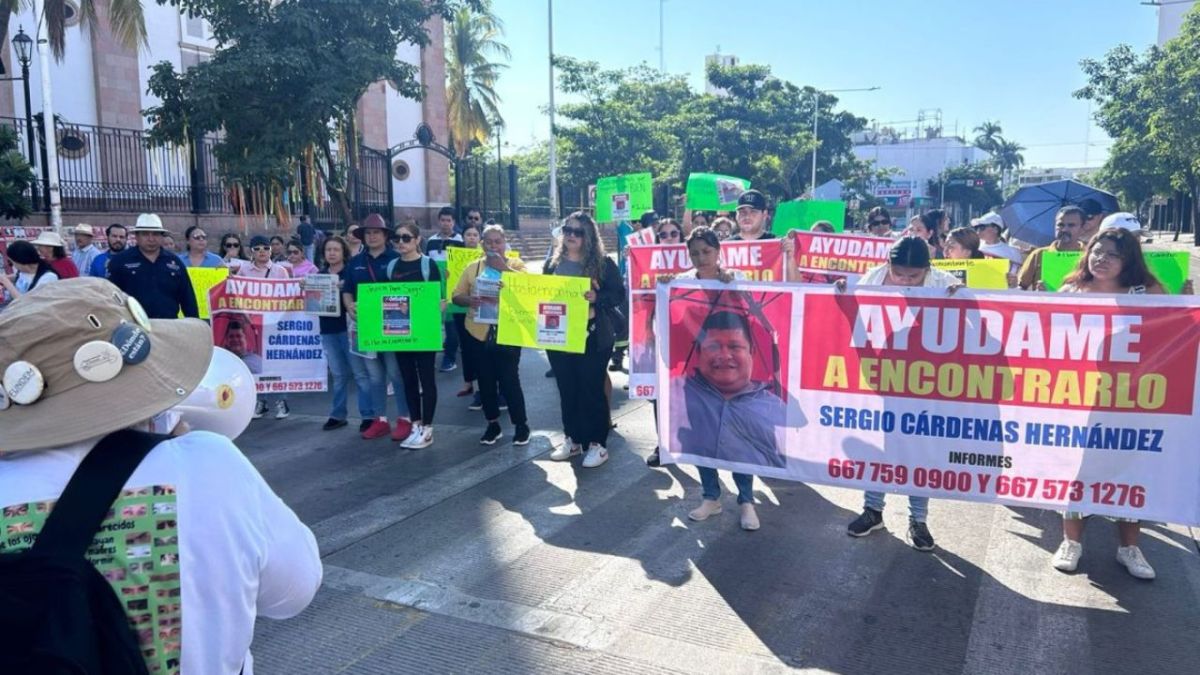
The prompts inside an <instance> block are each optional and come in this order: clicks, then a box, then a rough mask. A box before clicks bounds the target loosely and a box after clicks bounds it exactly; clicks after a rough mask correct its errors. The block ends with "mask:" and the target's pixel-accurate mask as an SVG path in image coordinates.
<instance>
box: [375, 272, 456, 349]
mask: <svg viewBox="0 0 1200 675" xmlns="http://www.w3.org/2000/svg"><path fill="white" fill-rule="evenodd" d="M441 348H442V287H441V284H440V283H439V282H437V281H409V282H403V283H396V282H388V283H378V284H374V283H373V284H361V285H359V287H358V349H359V351H371V352H436V351H440V350H441Z"/></svg>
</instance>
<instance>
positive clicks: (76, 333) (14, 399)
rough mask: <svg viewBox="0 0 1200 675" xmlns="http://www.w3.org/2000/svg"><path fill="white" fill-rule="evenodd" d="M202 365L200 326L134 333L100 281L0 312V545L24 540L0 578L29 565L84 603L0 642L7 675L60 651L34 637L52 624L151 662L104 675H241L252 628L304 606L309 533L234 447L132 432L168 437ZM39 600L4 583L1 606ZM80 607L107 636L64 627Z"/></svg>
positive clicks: (126, 305) (2, 557) (50, 635)
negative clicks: (81, 579) (54, 573)
mask: <svg viewBox="0 0 1200 675" xmlns="http://www.w3.org/2000/svg"><path fill="white" fill-rule="evenodd" d="M55 286H57V287H58V288H55ZM212 354H213V347H212V334H211V330H210V328H209V327H208V325H207V324H205V323H203V322H201V321H199V320H193V319H182V320H172V321H165V320H147V319H146V318H145V317H144V314H143V313H142V312H141V310H140V308H138V307H137V303H136V301H135V300H132V299H131V298H130V297H129V296H127V295H126V294H125V293H122V292H121V291H120V290H119V289H117V288H116V287H115V286H113V285H112V284H110V283H109V282H107V281H105V280H103V279H95V278H82V279H73V280H70V283H68V282H66V281H63V282H59V283H57V284H51V285H49V286H47V287H46V288H44V289H40V290H39V292H38V293H31V294H29V295H26V296H22V297H21V298H18V299H17V300H16V301H14V302H13V303H12V305H10V306H9V308H8V309H7V310H5V311H4V312H3V313H2V314H0V373H3V391H4V396H3V399H2V400H0V448H3V449H4V450H3V452H0V532H8V533H16V532H19V533H21V534H20V536H18V537H11V536H10V537H5V538H4V539H3V540H0V564H3V565H10V564H13V563H17V564H20V565H24V567H19V568H15V569H20V570H22V571H23V572H25V573H26V574H27V575H28V579H29V583H28V584H27V585H28V586H30V587H36V588H40V587H42V586H47V584H45V583H44V582H39V580H38V578H37V576H36V571H37V570H39V569H45V568H49V567H58V566H59V565H60V564H64V563H71V562H74V563H75V564H78V565H79V569H80V570H82V571H81V574H83V575H88V576H87V579H86V581H87V584H88V585H87V586H86V587H85V588H86V589H87V590H88V591H90V592H91V593H92V595H89V596H87V597H86V598H84V599H83V602H82V603H81V605H76V604H68V603H65V602H59V603H43V604H37V605H29V606H28V611H29V612H30V614H31V615H30V616H29V617H28V622H27V625H28V626H30V627H31V628H30V630H29V631H28V634H27V635H12V634H5V636H4V637H5V638H6V640H5V645H6V647H5V658H6V659H16V663H15V664H14V663H12V662H11V661H9V662H7V665H8V666H15V669H16V670H17V671H20V672H25V671H24V670H22V667H21V661H20V659H21V657H22V656H23V655H27V653H28V652H29V651H32V650H33V647H32V646H31V645H32V644H37V645H38V646H43V645H44V644H45V643H46V642H47V641H52V640H53V639H54V638H55V637H58V634H57V633H55V632H53V631H47V630H46V629H45V628H44V627H45V626H54V627H57V628H60V629H64V630H66V631H67V632H70V629H71V628H75V629H76V631H75V632H70V634H71V635H72V636H74V635H76V634H77V633H79V632H83V633H86V634H87V635H88V636H89V637H95V636H101V635H103V638H109V639H108V640H106V642H105V647H106V650H105V651H111V650H124V652H125V653H128V652H129V651H131V650H132V652H133V653H132V655H131V658H134V659H136V658H137V657H140V658H141V660H143V661H144V662H145V664H146V668H145V669H144V670H143V669H141V668H134V667H131V666H132V664H133V663H136V661H132V662H131V661H126V662H125V663H126V667H125V668H122V669H120V670H116V671H114V670H106V671H104V672H131V673H132V672H163V673H166V672H183V673H231V674H232V673H239V672H241V673H245V675H251V674H252V673H253V667H254V663H253V659H252V658H251V655H250V651H249V650H250V642H251V639H252V638H253V635H254V623H255V620H256V617H257V616H266V617H271V618H275V619H284V618H288V617H291V616H295V615H296V614H298V613H299V612H300V611H301V610H303V609H304V608H305V607H306V606H307V605H308V604H309V603H310V602H311V601H312V598H313V596H314V594H315V593H316V591H317V589H318V587H319V586H320V581H321V573H322V572H321V561H320V556H319V554H318V550H317V545H316V541H315V540H314V538H313V535H312V532H311V531H309V529H308V528H307V527H305V526H304V524H303V523H301V522H300V520H299V519H298V518H297V517H296V514H295V513H293V512H292V510H291V509H290V508H288V506H287V505H286V504H284V503H283V502H282V501H281V500H280V499H279V497H278V496H276V495H275V494H274V493H273V492H272V491H271V488H270V487H269V486H268V485H267V484H266V482H265V481H264V480H263V478H262V476H260V475H259V473H258V472H257V471H256V470H255V468H254V467H253V466H252V465H251V464H250V462H249V461H248V460H247V459H246V458H245V456H244V455H243V454H242V452H241V451H240V450H239V449H238V448H237V446H235V445H234V444H233V443H232V442H231V441H230V440H229V439H228V438H225V437H224V436H219V435H217V434H214V433H210V432H204V431H194V432H190V433H188V432H186V429H181V428H179V426H176V428H175V434H174V436H173V437H162V436H155V435H151V434H145V433H141V431H143V430H148V429H155V430H161V429H166V428H169V427H171V426H175V425H174V424H173V422H170V421H168V422H166V423H165V424H160V423H159V420H162V419H163V418H165V417H172V416H173V415H172V413H171V411H170V409H171V408H172V407H173V406H176V405H179V404H181V403H183V402H184V401H185V400H188V399H189V394H190V393H191V392H192V390H194V389H195V388H196V387H197V386H198V385H199V384H200V383H201V381H202V379H203V378H204V377H205V373H206V371H207V370H208V368H209V361H210V358H211V357H212ZM233 395H234V394H233V393H232V392H226V393H225V394H224V396H226V402H228V400H227V399H228V397H229V396H233ZM131 430H133V431H131ZM73 476H80V478H79V479H78V480H72V478H73ZM102 485H103V486H106V488H107V489H101V488H100V486H102ZM81 507H83V508H81ZM60 512H61V514H62V519H59V520H56V519H55V516H56V515H57V514H59V513H60ZM106 513H107V515H105V514H106ZM68 514H69V515H70V517H69V518H68ZM27 551H29V552H30V554H29V555H25V554H24V553H25V552H27ZM43 556H45V557H43ZM80 558H84V559H86V561H87V563H83V561H81V560H80ZM93 568H94V569H95V572H92V571H91V570H92V569H93ZM8 569H14V568H12V567H9V568H8ZM0 576H2V575H0ZM6 581H7V582H9V583H8V585H7V586H6V585H5V582H6ZM107 587H111V589H112V597H111V598H108V600H109V602H107V604H105V603H104V602H103V601H104V600H105V598H106V597H107V596H105V595H104V592H105V591H108V588H107ZM36 588H26V586H25V585H16V584H14V583H13V580H12V579H11V578H10V579H3V578H0V597H2V598H6V599H10V598H16V599H17V600H20V599H23V598H27V597H29V596H30V595H31V594H33V593H35V592H36ZM83 590H84V589H83V588H81V589H80V591H83ZM6 593H7V595H6ZM35 597H36V596H35ZM68 597H69V598H71V599H74V598H76V597H78V596H77V595H69V596H68ZM113 603H118V604H116V606H115V607H114V606H113ZM13 606H14V605H12V604H8V603H7V602H6V605H5V607H4V608H2V609H0V615H3V613H4V611H5V610H6V609H7V610H8V611H11V609H12V607H13ZM18 606H19V605H18ZM81 606H82V607H87V608H88V610H89V613H90V614H91V617H90V618H92V619H96V618H97V617H101V616H107V617H108V618H109V619H110V620H109V621H106V622H101V623H92V622H82V623H75V624H70V623H68V622H69V621H70V620H71V619H79V615H80V614H82V613H84V612H83V611H82V609H81ZM114 614H115V615H117V617H116V621H113V620H112V619H113V618H114V616H113V615H114ZM35 615H36V616H35ZM36 626H43V628H42V629H41V630H38V629H35V628H32V627H36ZM130 626H132V629H130ZM131 630H132V632H130V631H131ZM103 638H101V639H103ZM113 638H115V639H113ZM55 644H56V645H57V646H62V645H63V644H72V645H73V644H77V643H75V642H66V643H65V642H63V641H61V640H60V641H59V642H57V643H55ZM120 645H123V646H120ZM106 655H107V654H106ZM36 672H48V671H47V670H38V671H36ZM89 672H99V671H96V670H92V671H89Z"/></svg>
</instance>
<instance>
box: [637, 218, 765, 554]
mask: <svg viewBox="0 0 1200 675" xmlns="http://www.w3.org/2000/svg"><path fill="white" fill-rule="evenodd" d="M687 249H688V257H689V258H691V260H692V269H690V270H688V271H687V272H684V273H683V274H680V275H678V276H676V277H675V278H676V279H714V280H716V281H720V282H723V283H729V282H731V281H734V280H742V279H745V278H746V275H745V273H743V272H741V271H740V270H727V269H725V268H724V267H722V265H721V242H720V240H719V239H717V235H716V233H715V232H713V231H712V230H710V229H708V228H707V227H697V228H696V229H694V230H692V234H691V235H690V236H688V240H687ZM654 425H655V428H657V427H658V406H657V405H655V406H654ZM655 452H656V453H657V450H656V451H655ZM696 468H697V470H699V472H700V485H701V488H702V491H703V492H702V494H703V501H701V502H700V506H697V507H696V508H695V509H692V510H691V511H689V512H688V518H690V519H692V520H695V521H703V520H708V519H709V518H710V517H712V516H715V515H717V514H718V513H720V512H721V479H720V477H719V476H718V475H717V470H716V469H710V468H709V467H707V466H700V467H696ZM733 484H734V485H736V486H737V491H738V495H737V503H738V509H739V510H740V511H741V514H740V517H741V518H740V519H741V526H742V529H743V530H749V531H753V530H757V529H758V526H759V523H758V513H756V512H755V510H754V476H750V475H747V474H744V473H736V472H735V473H734V474H733Z"/></svg>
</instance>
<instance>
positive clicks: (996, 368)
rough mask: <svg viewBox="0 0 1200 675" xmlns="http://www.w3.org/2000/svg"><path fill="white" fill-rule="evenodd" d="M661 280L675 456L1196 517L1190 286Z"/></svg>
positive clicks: (774, 472)
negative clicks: (1097, 291)
mask: <svg viewBox="0 0 1200 675" xmlns="http://www.w3.org/2000/svg"><path fill="white" fill-rule="evenodd" d="M657 293H658V302H659V305H660V306H662V307H669V311H664V312H662V313H661V315H660V316H659V317H658V320H657V326H658V330H659V333H660V334H661V335H664V336H666V339H665V340H663V341H661V342H660V346H661V347H662V352H661V354H660V357H659V364H658V373H659V386H660V387H661V388H662V390H661V391H660V395H659V406H660V410H659V413H660V415H659V422H660V425H659V437H660V439H661V449H662V451H661V456H662V459H663V461H673V462H686V463H692V464H699V465H703V466H711V467H715V468H721V469H730V470H735V471H739V472H743V473H750V474H756V475H760V476H771V477H775V478H784V479H791V480H800V481H805V482H812V483H823V484H829V485H838V486H845V487H856V488H864V489H872V490H882V491H886V492H893V493H901V494H913V495H922V496H928V497H944V498H951V499H964V500H972V501H983V502H998V503H1004V504H1012V505H1016V506H1032V507H1040V508H1051V509H1068V508H1069V509H1071V510H1078V511H1083V512H1085V513H1096V514H1105V515H1114V516H1126V517H1133V518H1143V519H1148V520H1159V521H1168V522H1175V523H1186V524H1200V500H1198V499H1197V498H1196V489H1197V485H1200V452H1197V451H1196V440H1195V436H1196V430H1197V429H1200V414H1198V411H1197V406H1196V402H1197V397H1198V395H1200V386H1198V383H1200V378H1198V377H1197V351H1198V348H1200V302H1198V301H1197V299H1196V298H1194V297H1179V296H1159V295H1128V296H1101V295H1085V294H1069V295H1067V294H1062V295H1060V294H1011V293H998V292H982V291H981V292H973V291H968V290H962V291H959V292H958V293H956V294H955V295H953V296H952V297H947V295H946V292H945V291H942V290H935V289H904V290H902V289H895V290H889V289H880V288H871V289H861V288H851V289H850V290H848V291H846V292H842V293H839V292H837V291H836V290H835V289H833V288H825V287H816V286H804V287H799V286H791V285H789V286H773V285H766V284H755V283H735V284H729V285H723V284H720V283H717V282H696V281H685V280H680V281H676V282H675V283H673V284H671V285H670V286H669V287H660V288H659V289H658V291H657Z"/></svg>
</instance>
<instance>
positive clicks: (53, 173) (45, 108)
mask: <svg viewBox="0 0 1200 675" xmlns="http://www.w3.org/2000/svg"><path fill="white" fill-rule="evenodd" d="M45 7H46V5H45V2H44V1H43V0H33V15H34V17H36V18H37V22H38V31H37V35H38V39H37V50H38V66H39V67H40V68H41V71H42V72H41V73H39V74H40V75H41V76H42V78H41V79H42V129H44V130H45V133H46V142H45V143H43V144H42V145H43V146H44V147H45V148H46V169H47V171H48V173H47V175H48V176H49V179H48V181H47V182H48V183H49V184H48V185H47V186H46V191H47V192H48V193H49V194H50V227H52V228H54V231H55V232H56V233H58V234H60V235H61V234H62V193H61V192H60V190H59V187H58V125H57V124H55V123H54V99H53V97H52V96H51V93H50V54H49V53H48V52H49V49H50V29H49V26H48V25H47V23H46V11H45Z"/></svg>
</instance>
